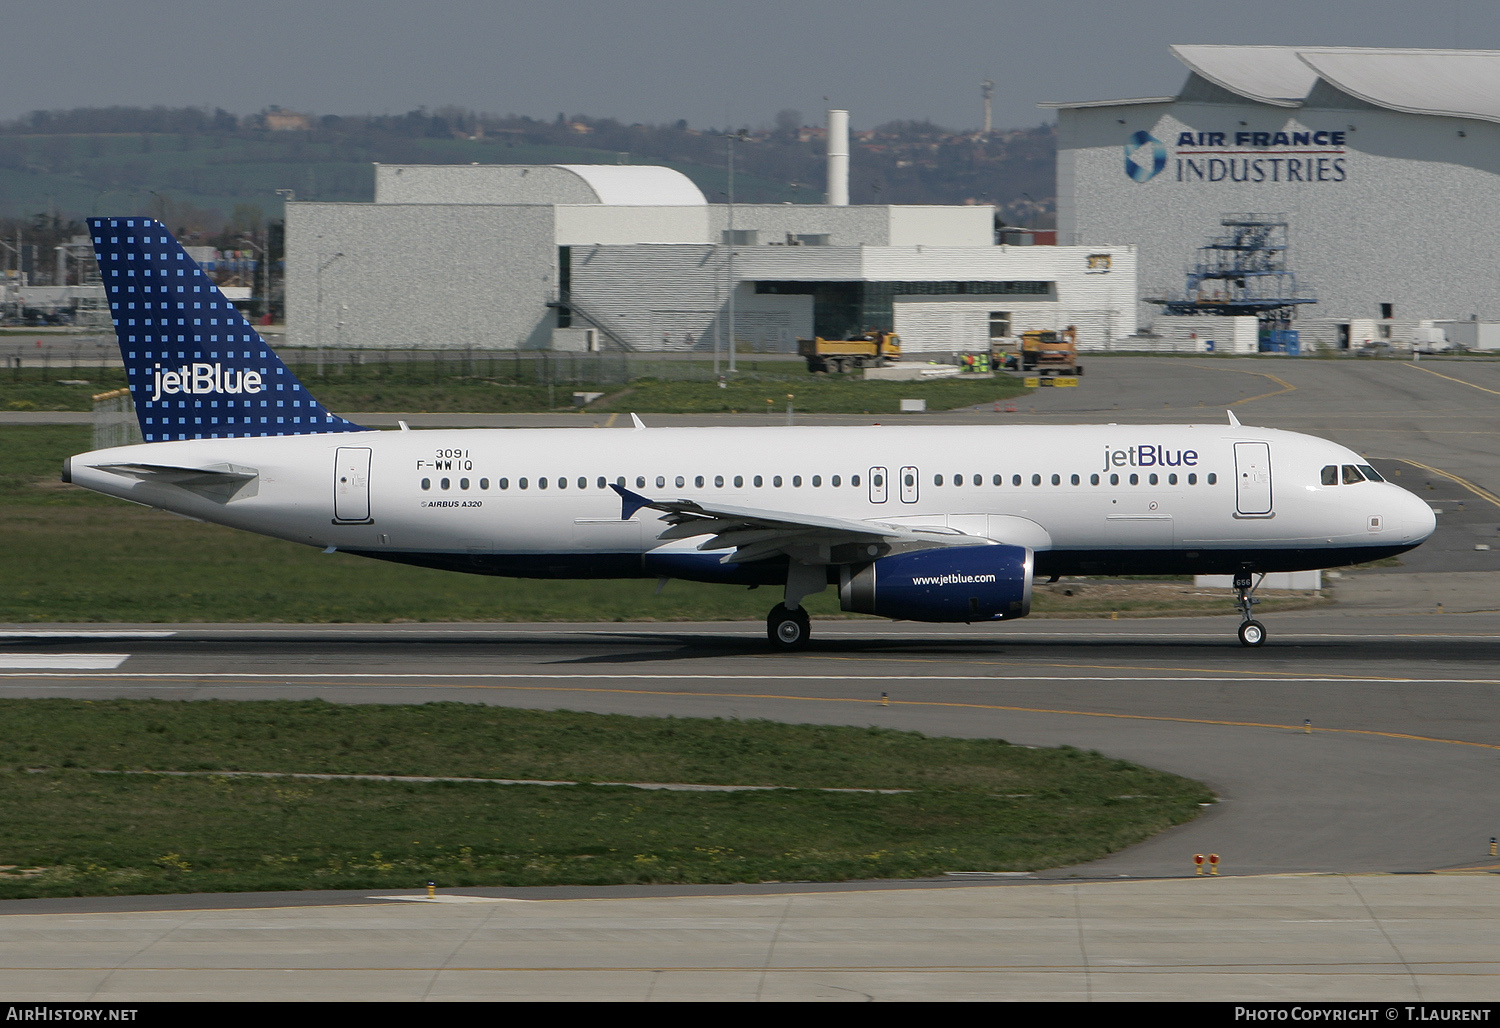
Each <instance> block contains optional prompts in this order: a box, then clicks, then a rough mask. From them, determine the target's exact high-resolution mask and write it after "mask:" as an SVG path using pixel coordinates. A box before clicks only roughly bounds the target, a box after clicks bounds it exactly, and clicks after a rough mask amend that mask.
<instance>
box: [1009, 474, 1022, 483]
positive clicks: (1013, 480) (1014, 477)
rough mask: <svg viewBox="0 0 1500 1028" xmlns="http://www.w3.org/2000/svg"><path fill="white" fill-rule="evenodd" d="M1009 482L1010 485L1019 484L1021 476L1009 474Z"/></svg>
mask: <svg viewBox="0 0 1500 1028" xmlns="http://www.w3.org/2000/svg"><path fill="white" fill-rule="evenodd" d="M1010 484H1011V485H1020V484H1021V476H1020V475H1011V476H1010Z"/></svg>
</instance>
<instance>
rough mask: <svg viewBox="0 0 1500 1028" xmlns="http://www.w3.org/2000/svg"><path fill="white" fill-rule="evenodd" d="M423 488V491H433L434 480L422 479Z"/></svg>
mask: <svg viewBox="0 0 1500 1028" xmlns="http://www.w3.org/2000/svg"><path fill="white" fill-rule="evenodd" d="M422 488H423V489H431V488H432V479H430V478H424V479H422Z"/></svg>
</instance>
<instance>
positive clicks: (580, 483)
mask: <svg viewBox="0 0 1500 1028" xmlns="http://www.w3.org/2000/svg"><path fill="white" fill-rule="evenodd" d="M588 487H589V480H588V479H586V478H580V479H579V480H578V488H580V489H587V488H588ZM599 488H600V489H603V488H604V479H602V478H601V479H600V480H599Z"/></svg>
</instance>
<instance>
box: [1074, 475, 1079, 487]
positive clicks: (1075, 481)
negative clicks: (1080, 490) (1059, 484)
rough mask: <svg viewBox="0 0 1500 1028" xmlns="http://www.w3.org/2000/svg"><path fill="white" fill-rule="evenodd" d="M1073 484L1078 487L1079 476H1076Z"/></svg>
mask: <svg viewBox="0 0 1500 1028" xmlns="http://www.w3.org/2000/svg"><path fill="white" fill-rule="evenodd" d="M1073 484H1074V485H1077V484H1078V476H1077V475H1074V476H1073Z"/></svg>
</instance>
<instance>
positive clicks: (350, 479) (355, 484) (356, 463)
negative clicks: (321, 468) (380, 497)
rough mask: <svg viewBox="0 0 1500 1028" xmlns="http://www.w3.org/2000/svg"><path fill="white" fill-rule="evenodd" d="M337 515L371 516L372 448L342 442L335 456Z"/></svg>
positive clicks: (365, 518) (348, 518) (353, 518)
mask: <svg viewBox="0 0 1500 1028" xmlns="http://www.w3.org/2000/svg"><path fill="white" fill-rule="evenodd" d="M333 519H334V520H335V521H355V522H359V521H369V520H370V448H369V447H368V446H340V447H339V448H338V454H337V455H336V456H335V458H334V469H333Z"/></svg>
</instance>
